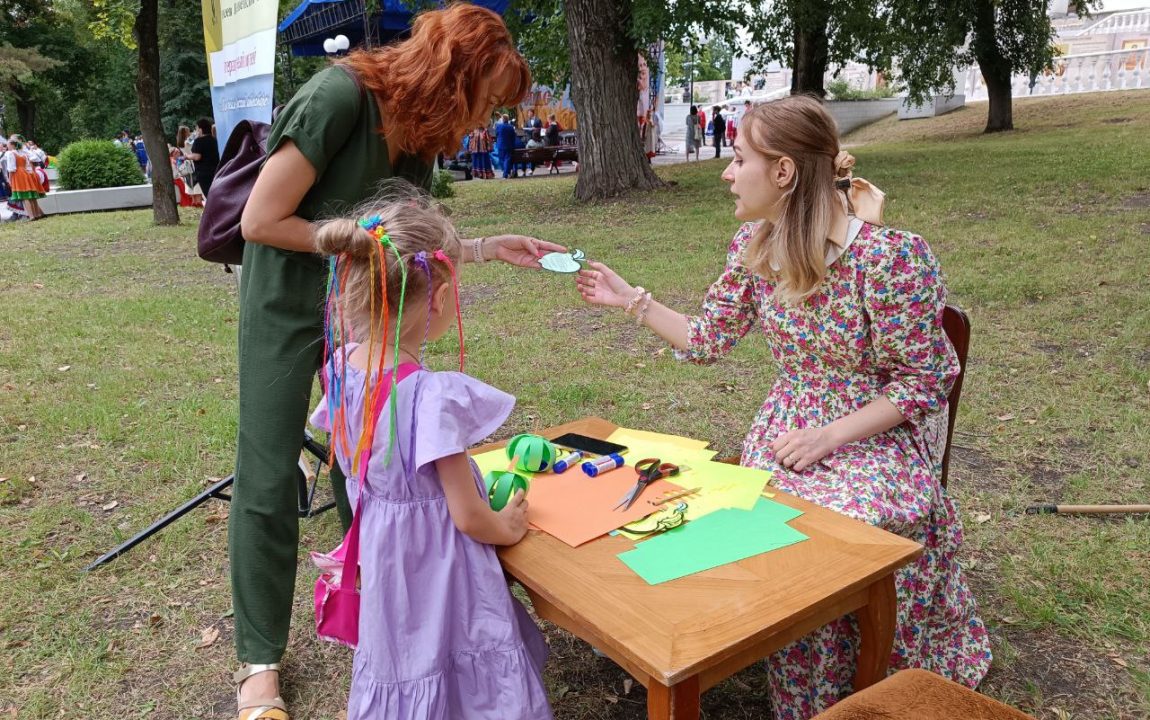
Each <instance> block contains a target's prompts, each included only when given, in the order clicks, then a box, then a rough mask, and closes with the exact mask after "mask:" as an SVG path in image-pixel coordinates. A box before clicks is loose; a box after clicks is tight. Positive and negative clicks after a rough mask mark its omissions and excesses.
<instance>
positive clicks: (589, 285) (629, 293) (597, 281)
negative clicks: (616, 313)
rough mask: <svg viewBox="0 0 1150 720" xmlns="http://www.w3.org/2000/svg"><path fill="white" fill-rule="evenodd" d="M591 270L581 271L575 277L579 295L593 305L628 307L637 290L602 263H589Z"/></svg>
mask: <svg viewBox="0 0 1150 720" xmlns="http://www.w3.org/2000/svg"><path fill="white" fill-rule="evenodd" d="M588 265H589V266H590V268H591V269H590V270H580V271H579V273H578V274H577V275H576V276H575V284H576V285H578V286H579V294H580V295H582V296H583V299H584V300H585V301H587V302H589V303H591V304H592V305H608V306H610V307H626V306H627V303H629V302H631V299H632V298H633V297H634V296H635V288H633V287H631V286H630V285H629V284H627V281H626V280H624V279H623V278H621V277H619V276H618V275H617V274H616V273H615V271H614V270H612V269H611V268H609V267H607V266H606V265H604V264H603V263H601V262H590V263H588Z"/></svg>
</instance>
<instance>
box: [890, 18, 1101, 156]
mask: <svg viewBox="0 0 1150 720" xmlns="http://www.w3.org/2000/svg"><path fill="white" fill-rule="evenodd" d="M1097 4H1098V2H1097V0H1086V1H1084V2H1078V3H1076V7H1077V12H1078V13H1079V14H1080V15H1087V14H1089V13H1090V12H1091V8H1092V7H1093V6H1095V5H1097ZM891 9H892V13H891V19H892V23H893V32H892V37H893V38H894V45H893V47H892V48H891V50H890V52H891V53H892V54H894V55H897V56H898V57H899V58H900V64H899V74H900V76H901V78H902V80H903V82H904V83H905V84H906V87H907V91H908V94H909V95H910V97H911V98H912V99H914V100H922V99H925V98H926V97H928V96H929V95H931V94H933V93H934V92H936V91H938V90H944V91H946V92H953V90H954V77H953V70H954V69H955V68H963V67H969V66H971V65H972V64H974V63H976V62H977V63H978V68H979V71H980V72H981V73H982V77H983V80H984V81H985V82H986V90H987V96H988V98H989V100H990V102H989V108H988V109H987V116H986V130H985V131H986V132H988V133H992V132H1000V131H1003V130H1013V129H1014V117H1013V105H1012V101H1011V79H1012V78H1013V76H1014V75H1016V74H1019V73H1027V74H1031V75H1033V74H1036V73H1038V72H1041V71H1042V70H1044V69H1045V68H1048V67H1049V66H1050V64H1051V61H1052V60H1053V59H1054V36H1055V31H1054V26H1053V25H1052V23H1051V20H1050V16H1049V14H1048V8H1047V3H1046V1H1045V0H891Z"/></svg>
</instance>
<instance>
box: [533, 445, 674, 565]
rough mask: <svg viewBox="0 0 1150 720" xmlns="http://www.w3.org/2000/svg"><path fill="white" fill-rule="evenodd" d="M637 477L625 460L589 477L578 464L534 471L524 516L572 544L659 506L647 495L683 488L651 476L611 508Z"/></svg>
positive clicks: (630, 520)
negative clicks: (626, 504)
mask: <svg viewBox="0 0 1150 720" xmlns="http://www.w3.org/2000/svg"><path fill="white" fill-rule="evenodd" d="M638 479H639V474H638V473H637V472H636V471H635V468H633V467H631V466H630V465H624V466H623V467H621V468H616V469H614V470H611V471H610V472H607V473H603V474H602V475H599V476H597V477H588V476H587V475H586V474H584V473H583V471H582V469H580V468H572V469H570V470H568V471H567V472H565V473H563V474H562V475H556V474H555V473H539V474H537V475H535V476H534V477H532V478H531V489H530V490H528V492H527V503H528V507H527V520H528V522H530V523H531V524H532V525H534V526H535V527H537V528H539V529H540V530H542V531H543V532H545V533H547V534H549V535H553V536H555V537H557V538H559V539H560V540H562V541H563V542H565V543H567V544H568V545H570V546H571V547H579V546H580V545H582V544H583V543H585V542H587V541H589V540H594V539H595V538H597V537H599V536H600V535H606V534H607V533H609V532H611V531H612V530H616V529H618V528H621V527H623V526H624V525H626V524H627V523H630V522H634V521H635V520H639V519H640V518H643V517H646V516H647V515H650V514H651V513H653V512H655V511H656V510H657V509H658V508H655V507H653V506H652V505H651V504H650V503H648V502H646V501H647V500H650V499H651V498H655V497H659V496H660V495H662V494H663V493H667V492H677V491H679V490H682V489H683V488H682V487H680V486H679V485H676V484H675V483H672V482H668V481H666V480H656V481H655V482H653V483H651V484H650V485H648V486H647V487H645V488H643V492H641V493H639V497H638V498H636V499H635V503H634V504H633V505H632V506H631V507H630V508H628V509H627V510H613V509H612V508H614V507H615V505H616V504H617V503H618V502H619V498H621V497H623V495H624V494H626V493H627V491H628V490H630V489H631V488H632V487H634V486H635V482H636V481H637V480H638Z"/></svg>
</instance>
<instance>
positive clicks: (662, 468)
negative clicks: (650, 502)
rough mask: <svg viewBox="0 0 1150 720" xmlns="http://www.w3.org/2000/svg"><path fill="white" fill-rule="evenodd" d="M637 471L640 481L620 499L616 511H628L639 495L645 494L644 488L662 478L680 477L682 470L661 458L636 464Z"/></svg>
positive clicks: (649, 459)
mask: <svg viewBox="0 0 1150 720" xmlns="http://www.w3.org/2000/svg"><path fill="white" fill-rule="evenodd" d="M635 470H636V472H638V473H639V480H638V481H637V482H636V483H635V487H633V488H631V489H630V490H628V491H627V494H626V495H624V496H623V497H622V498H620V499H619V504H618V505H616V506H615V507H614V509H615V510H619V509H620V508H622V509H623V510H626V509H627V508H629V507H631V505H633V504H634V503H635V500H636V499H637V498H638V497H639V494H640V493H642V492H643V488H645V487H647V486H648V485H650V484H651V483H653V482H655V481H656V480H658V479H660V478H665V477H674V476H675V475H678V474H679V473H680V472H681V471H682V468H680V467H679V466H678V465H675V464H673V463H665V462H663V461H662V460H660V459H659V458H647V459H646V460H640V461H639V462H637V463H635Z"/></svg>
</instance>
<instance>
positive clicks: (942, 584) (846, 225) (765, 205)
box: [576, 95, 991, 720]
mask: <svg viewBox="0 0 1150 720" xmlns="http://www.w3.org/2000/svg"><path fill="white" fill-rule="evenodd" d="M853 166H854V158H853V157H851V155H850V154H849V153H847V152H846V151H845V150H842V149H841V147H840V146H839V136H838V129H837V128H836V127H835V121H834V119H833V118H832V117H831V116H830V115H829V114H828V113H827V111H826V109H825V108H824V107H823V105H822V103H820V102H819V101H818V100H816V99H813V98H811V97H807V96H802V95H796V96H791V97H786V98H783V99H781V100H776V101H774V102H770V103H766V104H764V105H760V106H759V107H757V108H755V109H754V110H753V111H752V112H751V113H750V114H748V115H747V116H746V117H745V118H744V119H743V127H742V132H740V133H739V138H738V140H736V142H735V157H734V159H733V160H732V161H731V163H730V165H728V166H727V168H726V169H725V170H724V171H723V176H722V177H723V180H725V181H726V182H727V183H729V184H730V191H731V193H732V195H733V198H734V215H735V217H736V218H737V219H739V220H741V221H742V222H743V225H742V226H741V227H740V228H739V229H738V231H737V232H736V233H735V236H734V239H733V240H732V242H731V244H730V247H729V249H728V251H727V265H726V269H725V270H724V271H723V274H722V275H721V276H720V277H719V279H718V280H717V281H715V283H714V284H713V285H712V286H711V288H710V290H709V291H708V292H707V295H706V297H705V299H704V300H703V307H702V312H701V313H699V314H697V315H683V314H680V313H678V312H676V311H675V310H672V309H671V308H669V307H667V306H665V305H662V304H661V303H658V302H656V301H654V300H653V299H652V294H651V293H649V292H646V291H645V290H644V289H643V288H641V287H632V286H631V285H630V284H628V283H627V282H626V281H624V280H623V279H622V278H621V277H619V275H618V274H616V273H615V272H614V271H612V270H611V269H610V268H608V267H607V266H606V265H603V264H601V263H595V262H593V263H590V269H589V270H583V271H580V274H579V275H578V277H577V280H576V282H577V283H578V284H579V287H580V291H581V293H582V295H583V298H584V300H586V301H587V302H589V303H593V304H597V305H608V306H614V307H619V308H623V309H624V311H625V312H627V313H629V314H634V315H635V316H636V318H637V319H638V322H639V323H640V324H645V325H647V327H649V328H651V329H652V330H653V331H654V332H655V333H657V334H658V335H659V336H661V337H662V338H663V339H664V340H666V341H667V342H668V343H670V344H671V346H672V347H673V348H674V349H675V357H676V358H677V359H680V360H687V361H691V362H696V363H700V364H708V363H713V362H715V361H717V360H719V359H720V358H721V357H723V356H724V355H726V354H727V353H729V352H730V351H731V350H732V349H733V348H734V347H735V345H736V343H738V342H739V340H741V339H742V338H743V337H744V336H746V335H747V333H750V332H765V334H766V341H767V343H768V345H769V346H770V349H771V352H772V354H773V357H774V359H775V362H776V364H777V366H778V372H777V373H776V374H775V375H774V377H775V380H774V385H773V387H772V388H771V390H770V393H769V394H768V396H767V398H766V399H765V400H764V402H763V404H762V406H761V408H760V410H759V414H758V416H757V417H756V418H755V421H754V424H753V425H752V426H751V428H750V431H749V432H748V433H747V436H746V440H745V441H744V443H743V455H742V464H743V465H746V466H748V467H755V468H761V469H764V470H769V471H771V472H772V473H773V476H774V477H773V480H772V481H771V482H772V484H773V485H775V486H777V487H779V488H780V489H782V490H784V491H786V492H788V493H793V494H795V495H798V496H800V497H802V498H804V499H806V500H808V501H810V502H813V503H817V504H819V505H822V506H823V507H827V508H830V509H832V510H835V511H837V512H840V513H842V514H844V515H847V516H849V517H852V518H855V519H856V520H860V521H863V522H867V523H870V524H871V525H875V526H878V527H881V528H883V529H885V530H887V531H889V532H892V533H897V534H899V535H901V536H903V537H906V538H909V539H911V540H913V541H915V542H917V543H919V544H920V545H922V546H923V548H924V552H923V554H922V556H921V557H920V558H919V559H918V560H917V561H915V562H914V563H912V564H910V565H906V566H904V567H902V568H900V569H899V570H898V571H897V572H896V573H895V584H896V594H897V605H896V610H895V613H896V614H895V617H894V618H893V620H894V624H895V627H894V647H893V650H892V655H891V669H892V670H900V669H904V668H923V669H926V670H931V671H933V672H936V673H938V674H940V675H942V676H944V677H946V678H949V679H951V680H953V681H955V682H958V683H961V684H963V685H966V686H967V687H972V688H973V687H976V686H977V685H978V684H979V682H981V680H982V679H983V677H985V675H986V673H987V671H988V670H989V669H990V661H991V649H990V640H989V637H988V635H987V631H986V627H985V626H984V625H983V622H982V620H981V619H980V617H979V614H978V607H977V604H976V603H975V599H974V595H973V593H972V592H971V590H970V587H969V585H968V584H967V582H966V578H965V577H964V573H963V570H962V566H961V564H960V563H959V559H958V551H959V548H960V546H961V544H962V525H961V521H960V519H959V514H958V508H957V507H956V506H955V504H954V501H953V500H952V499H951V498H950V497H949V496H948V495H947V492H946V490H945V489H944V488H943V487H942V484H941V482H940V479H941V472H942V457H943V450H944V448H945V445H946V431H947V414H948V408H947V394H948V393H949V392H950V389H951V387H952V386H953V383H954V380H955V378H956V377H957V376H958V373H959V363H958V358H957V356H956V355H955V352H954V348H953V347H952V346H951V344H950V341H949V340H948V339H947V336H946V333H945V332H944V330H943V326H942V316H943V310H944V308H945V306H946V285H945V284H944V282H943V279H942V272H941V269H940V268H939V263H938V260H937V259H936V258H935V256H934V254H933V253H932V252H931V249H930V247H929V246H928V245H927V243H926V241H925V240H923V238H921V237H919V236H918V235H915V234H914V233H910V232H906V231H902V230H896V229H894V228H891V227H889V226H887V225H886V223H885V222H884V221H883V217H882V208H883V194H882V192H881V191H879V190H878V189H877V188H875V187H874V186H873V185H871V184H870V183H868V182H866V181H865V180H863V179H862V178H855V177H853V176H852V174H851V168H852V167H853ZM858 644H859V631H858V626H857V624H856V622H855V619H854V617H853V616H847V617H842V618H839V619H837V620H834V621H832V622H830V623H829V624H827V625H825V626H823V627H822V628H820V629H818V630H815V631H814V632H812V633H810V634H808V635H806V636H805V637H802V638H799V639H796V640H795V641H793V642H791V643H790V644H789V645H787V646H786V647H784V648H782V649H781V650H779V651H778V652H776V653H775V654H774V655H772V656H771V657H770V658H768V660H767V672H768V680H769V691H770V695H769V697H770V705H771V711H772V717H774V718H777V719H779V720H806V719H807V718H811V717H813V716H815V715H817V714H819V713H821V712H822V711H824V710H826V709H827V708H828V707H830V706H831V705H833V704H834V703H836V702H837V701H838V700H840V699H841V698H843V697H845V696H846V695H848V694H849V693H850V692H852V690H853V688H852V685H851V681H852V678H853V676H854V674H855V663H856V651H857V648H858Z"/></svg>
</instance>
